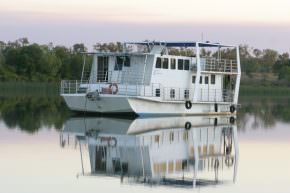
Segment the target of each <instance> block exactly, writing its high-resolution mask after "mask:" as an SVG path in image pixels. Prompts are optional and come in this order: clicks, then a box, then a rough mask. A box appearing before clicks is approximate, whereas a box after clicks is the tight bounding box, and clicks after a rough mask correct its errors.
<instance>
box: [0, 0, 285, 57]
mask: <svg viewBox="0 0 290 193" xmlns="http://www.w3.org/2000/svg"><path fill="white" fill-rule="evenodd" d="M289 8H290V1H289V0H267V1H265V0H218V1H213V0H202V1H201V0H178V1H177V0H174V1H173V0H158V1H157V0H49V1H43V0H9V1H8V0H0V27H1V30H0V40H4V41H7V40H14V39H17V38H19V37H28V38H29V39H30V40H31V41H35V42H40V43H48V42H54V43H56V44H65V45H72V44H73V43H76V42H84V43H86V44H87V45H88V46H89V47H90V46H91V45H92V44H94V43H95V42H99V41H101V42H107V41H128V40H129V41H132V40H140V41H141V40H145V39H151V40H171V41H173V40H191V41H193V40H200V39H201V33H203V34H204V39H205V40H210V41H214V42H224V43H231V44H250V45H252V46H256V47H260V48H274V49H278V50H280V51H288V52H289V51H290V46H289V45H290V37H289V34H290V11H289Z"/></svg>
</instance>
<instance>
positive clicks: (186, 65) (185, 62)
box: [184, 60, 189, 70]
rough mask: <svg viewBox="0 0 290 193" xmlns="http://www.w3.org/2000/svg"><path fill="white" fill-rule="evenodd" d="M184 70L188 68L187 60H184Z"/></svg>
mask: <svg viewBox="0 0 290 193" xmlns="http://www.w3.org/2000/svg"><path fill="white" fill-rule="evenodd" d="M184 70H189V60H184Z"/></svg>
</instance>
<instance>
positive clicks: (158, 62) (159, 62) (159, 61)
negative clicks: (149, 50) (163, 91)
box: [155, 57, 161, 68]
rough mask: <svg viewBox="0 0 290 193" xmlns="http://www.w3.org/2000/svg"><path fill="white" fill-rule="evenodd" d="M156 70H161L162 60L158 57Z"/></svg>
mask: <svg viewBox="0 0 290 193" xmlns="http://www.w3.org/2000/svg"><path fill="white" fill-rule="evenodd" d="M155 67H156V68H161V58H159V57H157V58H156V66H155Z"/></svg>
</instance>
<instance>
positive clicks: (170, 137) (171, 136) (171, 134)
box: [169, 132, 174, 142]
mask: <svg viewBox="0 0 290 193" xmlns="http://www.w3.org/2000/svg"><path fill="white" fill-rule="evenodd" d="M173 140H174V133H173V132H170V134H169V141H170V142H172V141H173Z"/></svg>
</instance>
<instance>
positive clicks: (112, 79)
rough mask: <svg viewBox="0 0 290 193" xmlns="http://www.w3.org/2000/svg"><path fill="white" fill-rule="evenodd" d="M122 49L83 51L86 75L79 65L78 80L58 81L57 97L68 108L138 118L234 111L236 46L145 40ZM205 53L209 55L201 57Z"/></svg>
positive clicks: (237, 73) (237, 67)
mask: <svg viewBox="0 0 290 193" xmlns="http://www.w3.org/2000/svg"><path fill="white" fill-rule="evenodd" d="M124 45H125V46H124V50H123V51H122V52H102V51H99V52H92V53H86V54H90V55H93V62H92V64H91V67H90V73H89V76H88V77H86V76H85V74H86V73H85V72H84V69H85V68H87V67H85V63H84V67H83V72H82V76H81V80H63V81H62V82H61V96H62V97H63V98H64V100H65V102H66V104H67V106H68V107H69V108H70V109H71V110H74V111H82V112H95V113H135V114H137V115H151V114H154V115H166V114H171V115H174V114H176V115H181V114H183V115H194V114H196V115H204V114H235V113H236V109H237V105H238V95H239V85H240V77H241V70H240V57H239V47H238V46H231V45H222V44H219V43H208V42H147V41H146V42H129V43H125V44H124ZM128 45H129V46H128ZM134 46H135V47H134ZM128 48H130V49H128ZM134 48H136V49H134ZM180 48H186V49H187V50H188V49H190V50H192V53H190V54H188V55H184V54H183V55H181V54H172V52H171V50H173V49H175V50H177V49H180ZM225 49H228V50H231V53H232V54H230V56H231V57H232V58H228V57H229V56H227V55H225V54H224V55H225V56H223V53H224V52H223V50H225ZM205 50H209V51H212V53H214V54H211V55H208V54H207V55H206V54H204V53H208V52H205ZM213 50H214V52H213Z"/></svg>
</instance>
